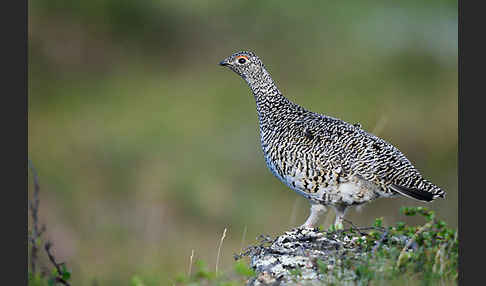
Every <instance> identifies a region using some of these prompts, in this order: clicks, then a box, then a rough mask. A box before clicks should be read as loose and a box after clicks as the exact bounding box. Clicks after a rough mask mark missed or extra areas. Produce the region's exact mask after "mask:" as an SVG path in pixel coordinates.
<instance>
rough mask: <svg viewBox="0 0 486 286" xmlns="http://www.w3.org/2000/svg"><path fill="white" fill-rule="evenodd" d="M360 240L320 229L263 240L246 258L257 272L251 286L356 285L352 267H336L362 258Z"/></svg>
mask: <svg viewBox="0 0 486 286" xmlns="http://www.w3.org/2000/svg"><path fill="white" fill-rule="evenodd" d="M358 238H359V237H357V236H354V237H350V236H347V235H343V234H338V233H325V232H320V231H318V230H317V229H293V230H291V231H288V232H285V233H284V234H283V235H281V236H279V237H277V238H276V239H273V240H272V239H270V238H269V237H264V238H263V240H262V243H261V244H260V245H258V246H252V247H250V248H249V249H248V251H247V252H246V253H245V254H244V255H248V256H249V257H250V266H251V267H252V268H253V269H255V271H256V272H257V276H256V277H255V278H253V279H251V280H250V281H249V283H248V285H249V286H257V285H258V286H259V285H282V286H284V285H322V284H323V282H327V283H336V282H337V281H336V280H339V284H340V285H347V284H349V285H354V282H353V281H355V279H356V273H355V272H354V271H353V270H351V268H350V267H336V266H341V265H342V263H352V261H353V260H356V259H360V258H361V257H362V255H363V254H362V253H361V252H360V251H359V247H358V245H357V244H356V243H355V242H356V240H357V239H358ZM335 269H340V270H339V273H336V271H334V270H335ZM343 269H344V270H343Z"/></svg>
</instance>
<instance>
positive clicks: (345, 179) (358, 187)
mask: <svg viewBox="0 0 486 286" xmlns="http://www.w3.org/2000/svg"><path fill="white" fill-rule="evenodd" d="M220 65H222V66H225V67H228V68H229V69H231V70H232V71H234V72H236V73H237V74H238V75H240V76H241V77H242V78H243V79H244V80H245V81H246V82H247V83H248V85H249V86H250V89H251V91H252V93H253V95H254V97H255V100H256V109H257V112H258V120H259V125H260V137H261V145H262V149H263V154H264V157H265V161H266V163H267V166H268V168H269V169H270V171H271V172H272V173H273V174H274V175H275V176H276V177H277V178H278V179H279V180H280V181H282V182H283V183H284V184H286V185H287V186H288V187H289V188H291V189H292V190H294V191H296V192H297V193H299V194H300V195H302V196H304V197H306V198H307V199H308V200H309V202H310V204H311V207H310V215H309V217H308V218H307V220H306V221H305V223H304V224H303V225H302V227H314V225H315V224H316V222H317V221H318V219H319V216H320V214H321V213H323V212H324V211H325V210H326V207H325V206H332V207H333V208H334V209H335V211H336V220H335V222H334V225H335V227H336V228H342V227H343V225H342V223H343V218H344V214H345V211H346V209H347V208H348V207H350V206H357V205H361V204H365V203H368V202H370V201H372V200H374V199H377V198H380V197H385V198H389V197H394V196H396V195H402V196H405V197H409V198H413V199H417V200H419V201H426V202H429V201H432V200H434V199H436V198H438V197H444V196H445V192H444V191H443V190H441V189H440V188H439V187H437V186H436V185H434V184H432V183H430V182H429V181H427V180H426V179H424V178H423V177H422V175H421V174H420V173H419V171H417V169H416V168H415V167H414V166H413V165H412V163H410V161H409V160H408V159H407V158H406V157H405V156H404V155H403V154H402V153H401V152H400V151H399V150H398V149H397V148H395V147H394V146H393V145H391V144H390V143H388V142H386V141H385V140H383V139H381V138H378V137H376V136H374V135H372V134H370V133H368V132H366V131H364V130H363V129H361V128H360V126H358V125H353V124H349V123H346V122H344V121H342V120H340V119H336V118H333V117H330V116H326V115H321V114H317V113H314V112H311V111H308V110H306V109H305V108H303V107H301V106H299V105H297V104H295V103H293V102H291V101H290V100H288V99H287V98H285V97H284V96H283V95H282V93H281V92H280V91H279V90H278V88H277V86H276V85H275V82H274V81H273V80H272V78H271V77H270V74H269V73H268V71H267V70H266V69H265V66H264V65H263V63H262V61H261V60H260V59H259V58H258V57H257V56H256V55H255V54H254V53H252V52H248V51H241V52H237V53H235V54H232V55H231V56H229V57H227V58H226V59H224V60H223V61H221V62H220Z"/></svg>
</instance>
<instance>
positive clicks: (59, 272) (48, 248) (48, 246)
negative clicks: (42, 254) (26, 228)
mask: <svg viewBox="0 0 486 286" xmlns="http://www.w3.org/2000/svg"><path fill="white" fill-rule="evenodd" d="M51 246H52V243H51V242H50V241H47V242H46V243H45V244H44V249H45V250H46V252H47V256H48V257H49V260H50V261H51V262H52V264H53V265H54V267H56V270H57V275H56V281H58V282H60V283H62V284H64V285H67V286H69V285H70V284H69V282H67V281H66V280H64V279H63V278H62V276H61V275H62V273H63V271H62V269H61V265H63V264H64V262H62V263H57V262H56V259H55V258H54V255H52V253H51Z"/></svg>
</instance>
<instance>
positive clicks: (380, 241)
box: [371, 231, 388, 257]
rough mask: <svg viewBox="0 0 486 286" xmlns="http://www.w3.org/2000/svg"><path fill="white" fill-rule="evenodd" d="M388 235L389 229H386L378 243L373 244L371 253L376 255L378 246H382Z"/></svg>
mask: <svg viewBox="0 0 486 286" xmlns="http://www.w3.org/2000/svg"><path fill="white" fill-rule="evenodd" d="M387 235H388V231H385V232H384V233H383V234H382V235H381V238H380V240H379V241H378V243H377V244H376V245H375V246H373V249H372V250H371V253H372V255H373V257H375V252H376V250H378V248H380V246H381V245H382V244H383V242H384V241H385V239H386V236H387Z"/></svg>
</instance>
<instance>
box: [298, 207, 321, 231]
mask: <svg viewBox="0 0 486 286" xmlns="http://www.w3.org/2000/svg"><path fill="white" fill-rule="evenodd" d="M324 212H326V207H325V206H324V205H321V204H315V203H311V207H310V215H309V217H308V218H307V220H306V221H305V223H304V224H303V225H301V226H300V227H301V228H313V227H315V224H316V223H317V222H318V221H319V217H320V216H321V214H323V213H324Z"/></svg>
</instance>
